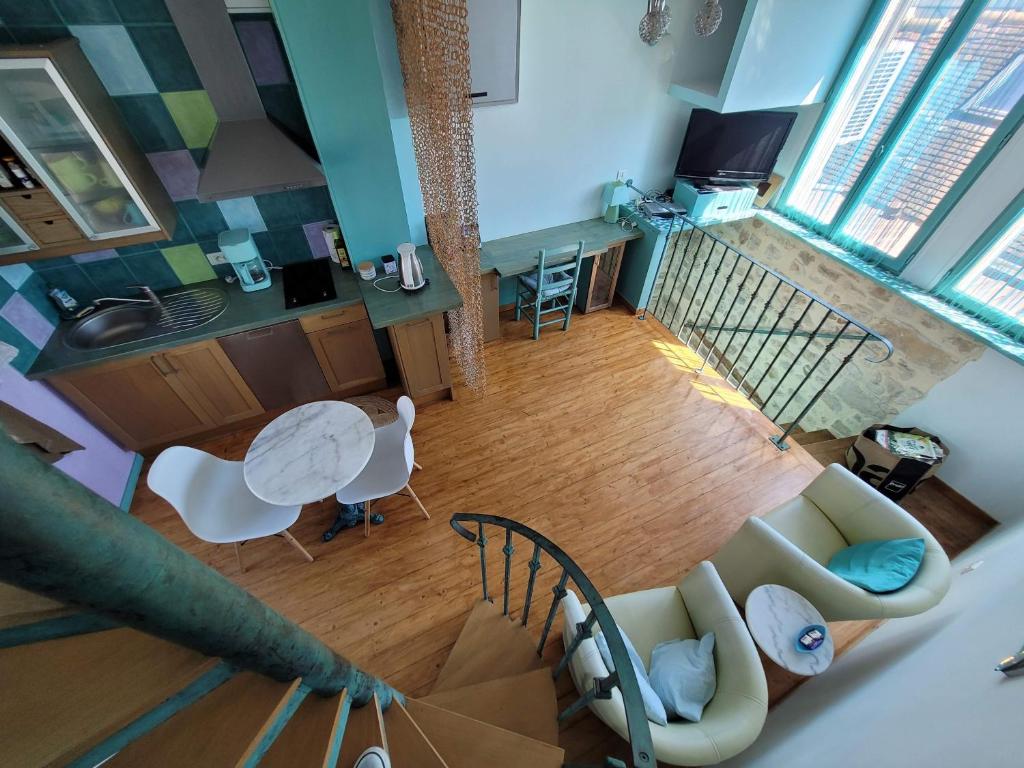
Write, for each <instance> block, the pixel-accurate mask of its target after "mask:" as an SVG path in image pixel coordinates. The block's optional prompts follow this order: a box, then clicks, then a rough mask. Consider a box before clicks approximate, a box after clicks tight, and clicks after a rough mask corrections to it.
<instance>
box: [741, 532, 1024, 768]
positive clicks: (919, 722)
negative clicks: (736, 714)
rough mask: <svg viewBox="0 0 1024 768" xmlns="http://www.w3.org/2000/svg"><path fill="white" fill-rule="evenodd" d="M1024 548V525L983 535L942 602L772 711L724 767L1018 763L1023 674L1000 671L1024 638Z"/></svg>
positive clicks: (889, 628) (858, 650)
mask: <svg viewBox="0 0 1024 768" xmlns="http://www.w3.org/2000/svg"><path fill="white" fill-rule="evenodd" d="M1022 551H1024V527H1022V526H1015V527H1013V528H1011V529H1006V530H1004V529H997V531H996V532H995V533H994V534H992V535H990V536H988V537H987V538H985V539H982V541H981V542H979V543H978V544H977V545H975V547H973V548H972V549H971V550H969V551H968V552H965V553H964V554H963V555H962V556H961V557H960V558H958V559H957V562H956V563H955V564H954V576H953V586H952V588H951V589H950V592H949V594H948V595H947V596H946V598H945V600H944V601H943V602H942V603H940V604H939V606H937V607H936V608H933V609H932V610H931V611H928V612H927V613H924V614H922V615H920V616H914V617H910V618H905V619H893V620H891V621H888V622H886V623H885V624H883V625H882V627H881V628H879V629H878V630H876V631H875V632H873V633H872V634H871V635H869V636H868V637H867V638H866V639H865V640H864V641H863V642H861V643H860V644H859V645H857V646H856V647H854V648H853V649H851V650H850V651H849V652H847V653H846V654H844V655H843V656H841V657H840V658H839V659H838V660H837V661H836V662H835V664H833V666H832V667H831V668H830V669H828V670H827V671H826V672H825V673H824V674H822V675H821V676H820V677H816V678H812V679H810V680H809V681H807V682H806V683H804V684H803V685H801V686H800V687H799V688H798V689H797V690H796V691H795V692H794V693H792V694H791V695H790V696H789V697H788V698H787V699H786V700H785V701H783V702H782V703H781V704H779V706H778V707H775V708H774V709H772V710H771V712H769V713H768V722H767V723H766V725H765V729H764V731H762V733H761V736H760V738H759V739H758V740H757V741H756V742H755V743H754V745H753V746H752V747H751V748H750V749H748V750H747V751H746V752H744V753H742V754H741V755H739V756H738V757H736V758H734V759H733V760H730V761H727V762H725V763H722V765H723V766H727V767H728V768H782V767H784V768H822V767H823V766H828V767H829V768H862V767H864V766H871V768H908V767H909V766H934V767H935V768H947V766H948V768H954V767H956V768H960V767H961V766H986V768H1011V767H1014V766H1020V765H1021V764H1022V760H1021V753H1022V749H1021V744H1020V734H1019V719H1020V718H1019V713H1020V706H1021V702H1022V701H1024V678H1013V679H1011V678H1006V677H1004V676H1003V675H1002V674H1000V673H997V672H994V671H993V667H994V666H995V664H996V663H997V662H998V661H999V660H1000V659H1002V658H1005V657H1006V656H1009V655H1010V654H1013V653H1015V652H1016V651H1017V650H1018V649H1019V648H1020V646H1021V642H1024V591H1022V590H1021V589H1020V584H1021V581H1022V580H1024V562H1022V560H1021V556H1020V553H1021V552H1022ZM978 560H982V561H983V563H982V565H981V566H980V567H979V568H978V569H977V570H974V571H970V572H968V573H961V571H962V570H963V568H964V566H966V565H967V564H969V563H973V562H976V561H978Z"/></svg>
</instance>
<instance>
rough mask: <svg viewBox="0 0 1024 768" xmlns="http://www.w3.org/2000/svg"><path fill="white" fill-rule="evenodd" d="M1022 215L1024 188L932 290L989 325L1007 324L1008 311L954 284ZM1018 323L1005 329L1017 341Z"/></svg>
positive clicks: (1020, 335)
mask: <svg viewBox="0 0 1024 768" xmlns="http://www.w3.org/2000/svg"><path fill="white" fill-rule="evenodd" d="M1022 217H1024V190H1021V191H1020V192H1018V193H1017V195H1016V196H1015V197H1014V198H1013V200H1011V201H1010V204H1009V205H1008V206H1006V208H1004V209H1003V210H1002V212H1001V213H1000V214H999V216H997V217H996V219H995V221H993V222H992V223H991V224H989V225H988V227H987V228H986V229H985V231H984V232H983V233H982V234H981V237H979V238H978V239H977V240H975V241H974V243H972V244H971V247H970V248H968V249H967V250H966V251H965V252H964V255H963V256H961V257H960V259H959V260H958V261H957V262H956V264H954V265H953V266H952V267H951V268H950V269H949V270H948V271H947V272H946V274H945V275H943V276H942V278H941V279H940V280H939V282H938V283H936V285H935V287H934V288H933V289H932V293H933V294H934V295H936V296H938V297H939V298H940V299H942V300H943V301H948V302H951V303H953V305H954V306H960V307H964V308H965V309H967V311H969V312H970V313H971V314H972V315H974V316H976V317H977V318H978V319H979V320H981V321H982V322H984V323H985V324H987V325H990V326H996V325H997V322H1002V323H1006V322H1007V320H1005V319H1003V318H1007V317H1008V316H1007V315H1006V314H1004V313H1002V312H1000V311H999V310H993V309H992V308H991V307H990V306H989V305H988V304H985V303H983V302H980V301H977V300H976V299H973V298H971V297H970V296H968V295H967V294H965V293H960V292H959V291H957V290H956V289H955V287H954V286H956V284H957V283H958V282H960V279H961V278H962V277H963V276H964V275H966V274H967V273H968V272H969V271H970V270H971V269H972V268H973V267H974V265H975V264H977V263H978V261H979V260H980V259H981V258H982V257H984V256H985V254H987V253H988V252H989V250H991V249H992V247H993V246H995V245H996V243H998V242H999V241H1000V240H1001V239H1002V237H1003V235H1005V234H1006V232H1007V231H1008V230H1009V229H1010V227H1012V226H1013V225H1014V224H1016V223H1017V222H1018V221H1019V220H1020V219H1021V218H1022ZM1012 320H1013V318H1010V322H1011V323H1012ZM1015 325H1016V330H1015V331H1014V332H1012V333H1007V332H1006V331H1003V333H1005V334H1006V335H1007V336H1009V337H1010V338H1012V339H1014V340H1017V341H1020V340H1024V320H1019V321H1017V322H1016V324H1015Z"/></svg>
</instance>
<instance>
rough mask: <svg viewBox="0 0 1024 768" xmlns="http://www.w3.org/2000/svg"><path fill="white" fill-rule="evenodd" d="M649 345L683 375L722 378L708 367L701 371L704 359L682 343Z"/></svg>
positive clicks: (662, 342) (661, 342)
mask: <svg viewBox="0 0 1024 768" xmlns="http://www.w3.org/2000/svg"><path fill="white" fill-rule="evenodd" d="M651 343H652V344H653V345H654V348H655V349H657V350H658V351H659V352H661V354H662V355H664V356H665V359H667V360H668V361H669V362H670V363H672V365H674V366H675V367H676V368H678V369H679V370H680V371H681V372H683V373H699V374H700V375H701V376H706V377H707V378H709V379H721V378H722V376H721V374H719V373H718V371H716V370H715V369H714V368H712V367H711V366H710V365H709V366H705V367H704V370H701V367H702V366H704V358H703V357H701V356H700V355H698V354H697V353H696V352H694V351H693V350H692V349H690V348H689V347H688V346H686V345H685V344H683V343H682V342H679V343H678V344H676V343H672V342H668V341H652V342H651Z"/></svg>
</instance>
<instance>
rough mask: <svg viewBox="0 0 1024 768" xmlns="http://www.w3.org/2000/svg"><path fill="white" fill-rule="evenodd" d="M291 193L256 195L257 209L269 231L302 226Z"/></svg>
mask: <svg viewBox="0 0 1024 768" xmlns="http://www.w3.org/2000/svg"><path fill="white" fill-rule="evenodd" d="M291 194H292V193H291V192H271V193H270V194H267V195H256V196H255V198H256V207H257V208H259V209H260V216H262V217H263V223H264V224H266V225H267V229H280V228H281V227H294V226H295V225H297V224H301V223H303V222H300V221H299V219H298V217H297V216H296V215H295V209H294V208H293V207H292V201H291Z"/></svg>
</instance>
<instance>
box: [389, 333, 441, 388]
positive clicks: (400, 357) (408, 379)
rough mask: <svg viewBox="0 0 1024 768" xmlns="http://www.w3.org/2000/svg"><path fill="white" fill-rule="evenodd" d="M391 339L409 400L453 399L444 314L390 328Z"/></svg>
mask: <svg viewBox="0 0 1024 768" xmlns="http://www.w3.org/2000/svg"><path fill="white" fill-rule="evenodd" d="M388 336H389V337H390V338H391V346H392V347H393V348H394V350H395V359H396V360H397V361H398V370H399V372H400V373H401V375H402V384H403V385H404V387H405V391H406V392H407V393H408V395H409V397H411V398H412V399H413V400H414V401H418V402H429V401H431V400H439V399H443V398H445V397H448V398H451V397H452V374H451V369H450V367H449V365H448V340H447V339H446V338H445V335H444V315H443V314H440V313H439V314H436V315H431V316H430V317H424V318H422V319H420V320H413V321H411V322H408V323H402V324H401V325H393V326H390V327H389V328H388Z"/></svg>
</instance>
